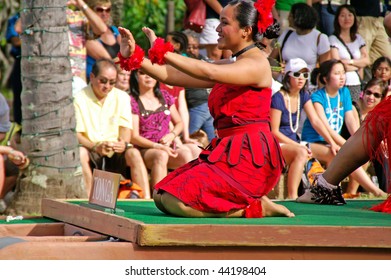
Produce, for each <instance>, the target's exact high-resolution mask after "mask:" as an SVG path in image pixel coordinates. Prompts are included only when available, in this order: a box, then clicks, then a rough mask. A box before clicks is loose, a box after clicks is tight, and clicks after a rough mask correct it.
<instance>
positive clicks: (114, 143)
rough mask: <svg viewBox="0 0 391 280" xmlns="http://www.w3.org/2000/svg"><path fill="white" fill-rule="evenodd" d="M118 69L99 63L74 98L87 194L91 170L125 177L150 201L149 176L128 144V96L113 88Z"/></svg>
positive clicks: (129, 130) (105, 62)
mask: <svg viewBox="0 0 391 280" xmlns="http://www.w3.org/2000/svg"><path fill="white" fill-rule="evenodd" d="M116 79H117V68H116V65H115V64H114V62H112V61H111V60H99V61H97V62H96V63H95V65H94V66H93V67H92V72H91V75H90V84H89V85H88V86H87V87H86V88H84V89H83V90H81V91H80V92H79V93H77V94H76V95H75V99H74V104H75V113H76V132H77V137H78V139H79V143H80V144H81V147H80V160H81V165H82V169H83V176H84V182H85V187H86V191H87V194H90V190H91V187H92V170H91V165H92V166H93V167H94V168H98V169H103V170H106V171H111V172H116V173H121V174H122V175H124V176H126V167H127V166H129V167H130V172H131V179H132V181H133V182H135V183H136V184H137V185H139V186H140V187H141V188H142V189H143V192H144V194H145V198H150V189H149V182H148V173H147V169H146V168H145V166H144V164H143V161H142V157H141V154H140V152H139V150H138V149H136V148H134V147H133V145H132V144H130V141H131V131H132V114H131V107H130V97H129V95H128V94H127V93H126V92H124V91H122V90H119V89H117V88H115V87H114V85H115V83H116Z"/></svg>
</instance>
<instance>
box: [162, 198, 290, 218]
mask: <svg viewBox="0 0 391 280" xmlns="http://www.w3.org/2000/svg"><path fill="white" fill-rule="evenodd" d="M160 202H161V206H162V207H163V209H164V210H166V211H167V212H169V213H170V214H172V215H175V216H180V217H189V218H224V217H226V218H240V217H243V214H244V210H243V209H240V210H233V211H231V212H228V213H207V212H202V211H199V210H196V209H194V208H191V207H190V206H187V205H186V204H184V203H183V202H182V201H181V200H179V199H178V198H176V197H175V196H173V195H171V194H169V193H167V192H165V193H163V194H162V195H161V200H160ZM261 203H262V214H263V216H264V217H275V216H286V217H294V216H295V215H294V214H293V213H292V212H291V211H289V210H288V208H286V207H285V206H282V205H279V204H276V203H274V202H272V201H271V200H270V199H269V198H267V197H266V196H263V197H262V198H261ZM159 209H160V208H159Z"/></svg>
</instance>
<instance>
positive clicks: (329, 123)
mask: <svg viewBox="0 0 391 280" xmlns="http://www.w3.org/2000/svg"><path fill="white" fill-rule="evenodd" d="M319 72H320V74H319V75H320V76H319V79H320V80H321V81H322V82H323V83H324V84H325V86H324V87H323V88H322V89H320V90H318V91H315V92H314V93H312V95H311V99H312V102H313V104H314V107H315V110H316V112H317V114H318V115H319V117H320V119H321V120H322V122H323V124H324V126H325V127H326V128H327V130H328V131H329V133H330V135H331V136H332V138H333V140H334V142H336V143H337V144H338V145H339V146H342V145H343V144H344V143H345V142H346V140H345V139H344V138H343V137H342V136H341V135H340V133H341V130H342V125H343V123H344V122H345V123H346V126H347V128H348V130H349V132H350V134H354V132H356V131H357V129H358V128H359V123H358V122H357V121H356V119H355V117H354V115H353V111H352V99H351V97H350V93H349V90H348V89H347V88H346V87H345V86H344V85H345V79H346V76H345V73H346V71H345V66H344V64H343V63H342V62H341V61H340V60H335V59H331V60H328V61H325V62H324V63H322V64H321V65H320V68H319ZM302 140H303V141H306V142H309V143H310V149H311V151H312V154H313V156H314V157H315V158H317V159H318V160H319V161H321V162H322V163H324V164H326V166H328V165H329V164H330V162H331V161H332V159H333V158H334V157H335V155H334V154H333V153H332V152H331V150H330V148H329V147H328V145H327V143H326V142H325V139H324V138H323V137H322V136H321V135H319V133H318V132H317V131H316V130H315V129H314V127H313V126H312V124H311V123H310V121H309V120H308V119H307V120H306V121H305V122H304V126H303V132H302ZM351 178H353V179H354V180H356V181H357V182H358V183H359V184H360V185H361V186H362V187H363V188H364V189H366V190H367V191H368V192H371V193H373V194H374V195H376V196H382V195H384V192H383V191H382V190H380V189H379V188H378V187H376V186H375V185H374V184H373V182H372V181H371V179H370V178H369V177H368V175H367V174H366V173H365V171H364V169H363V168H362V167H360V168H358V169H357V170H355V171H354V172H353V173H352V174H351Z"/></svg>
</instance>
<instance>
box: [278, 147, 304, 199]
mask: <svg viewBox="0 0 391 280" xmlns="http://www.w3.org/2000/svg"><path fill="white" fill-rule="evenodd" d="M281 151H282V155H283V156H284V159H285V161H286V163H287V165H288V166H289V169H288V198H290V199H295V198H297V195H298V193H297V192H298V189H299V185H300V181H301V175H302V174H303V169H304V164H305V162H306V160H307V158H308V152H307V150H306V149H305V147H303V148H301V147H299V146H298V145H292V144H285V145H282V146H281Z"/></svg>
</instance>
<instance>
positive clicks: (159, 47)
mask: <svg viewBox="0 0 391 280" xmlns="http://www.w3.org/2000/svg"><path fill="white" fill-rule="evenodd" d="M173 51H174V46H173V45H172V44H171V43H170V42H167V43H165V42H164V39H163V38H160V37H158V38H157V39H156V40H155V43H154V44H153V47H152V48H150V49H149V51H148V56H149V59H150V60H151V62H152V63H157V64H159V65H163V64H165V63H166V62H165V60H164V55H165V54H166V53H167V52H173Z"/></svg>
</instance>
